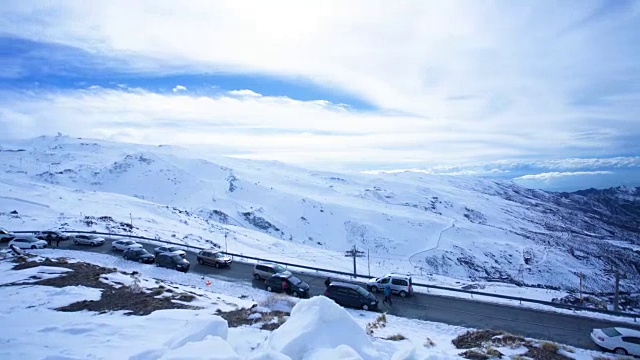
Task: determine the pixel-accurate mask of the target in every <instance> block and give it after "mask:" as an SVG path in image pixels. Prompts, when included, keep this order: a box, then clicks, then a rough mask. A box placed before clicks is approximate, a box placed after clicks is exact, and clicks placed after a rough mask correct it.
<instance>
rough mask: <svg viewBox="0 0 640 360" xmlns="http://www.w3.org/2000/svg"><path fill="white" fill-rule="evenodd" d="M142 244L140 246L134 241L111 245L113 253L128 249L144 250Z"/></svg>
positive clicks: (122, 241) (121, 241) (118, 242)
mask: <svg viewBox="0 0 640 360" xmlns="http://www.w3.org/2000/svg"><path fill="white" fill-rule="evenodd" d="M142 248H143V247H142V244H138V243H137V242H135V241H133V240H116V241H114V242H112V243H111V249H113V251H117V250H120V251H126V250H128V249H142Z"/></svg>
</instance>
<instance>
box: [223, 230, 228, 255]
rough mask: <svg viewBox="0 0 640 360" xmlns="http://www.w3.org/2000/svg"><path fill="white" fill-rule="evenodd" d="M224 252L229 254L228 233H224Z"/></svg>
mask: <svg viewBox="0 0 640 360" xmlns="http://www.w3.org/2000/svg"><path fill="white" fill-rule="evenodd" d="M224 252H229V248H228V247H227V232H226V231H225V232H224Z"/></svg>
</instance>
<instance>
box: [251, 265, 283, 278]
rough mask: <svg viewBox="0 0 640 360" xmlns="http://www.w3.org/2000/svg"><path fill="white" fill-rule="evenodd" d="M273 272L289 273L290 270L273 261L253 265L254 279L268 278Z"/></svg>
mask: <svg viewBox="0 0 640 360" xmlns="http://www.w3.org/2000/svg"><path fill="white" fill-rule="evenodd" d="M273 274H285V275H291V271H289V270H287V269H285V267H284V266H282V265H280V264H274V263H257V264H256V265H255V266H254V267H253V277H254V278H255V279H256V280H260V279H268V278H269V277H271V275H273Z"/></svg>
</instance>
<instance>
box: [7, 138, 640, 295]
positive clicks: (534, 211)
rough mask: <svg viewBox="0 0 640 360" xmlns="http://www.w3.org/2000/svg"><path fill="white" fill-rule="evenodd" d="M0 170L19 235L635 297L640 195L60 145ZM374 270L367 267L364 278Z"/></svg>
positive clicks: (54, 141) (13, 155) (165, 150)
mask: <svg viewBox="0 0 640 360" xmlns="http://www.w3.org/2000/svg"><path fill="white" fill-rule="evenodd" d="M0 163H2V164H3V171H2V172H1V173H0V226H3V227H7V228H10V229H13V230H20V229H25V230H32V229H39V228H62V229H86V228H91V229H96V230H97V229H110V230H112V231H117V232H123V231H129V228H130V227H131V225H132V226H133V232H134V233H136V234H140V235H145V236H152V237H153V236H157V237H159V238H163V239H172V240H174V241H183V242H185V243H192V244H195V245H204V244H207V243H210V242H215V243H217V244H219V245H221V246H225V245H224V242H225V234H227V242H228V250H229V251H231V252H239V253H244V254H247V255H249V254H251V255H256V256H266V257H270V258H275V259H287V257H288V256H289V258H288V259H287V260H289V261H291V262H299V263H300V262H307V263H315V264H318V265H320V264H322V265H324V266H332V267H335V268H338V269H341V270H345V271H349V270H350V269H351V267H352V264H351V262H350V259H348V258H345V257H344V251H345V250H348V249H350V248H351V247H352V246H353V245H356V246H357V247H358V249H360V250H363V251H365V252H368V253H369V256H370V262H369V265H370V268H371V273H372V274H378V273H382V272H387V271H402V272H410V273H413V274H415V276H416V277H422V278H423V279H424V280H425V281H427V280H429V279H430V278H431V277H430V276H431V275H444V276H449V277H453V278H458V279H472V280H497V281H504V282H510V283H517V284H529V285H534V286H552V287H559V288H562V289H575V288H577V286H578V283H579V277H578V273H580V272H582V273H583V274H584V278H583V280H584V285H585V289H586V290H591V291H611V290H612V286H613V281H612V279H611V276H612V275H607V274H604V270H606V269H609V268H615V269H617V270H619V271H621V272H623V273H625V274H627V276H628V279H627V280H626V281H624V282H623V284H622V286H623V288H627V289H630V290H631V289H633V290H638V287H640V286H639V285H638V284H640V282H639V281H637V280H638V272H639V269H637V268H636V266H635V264H637V263H638V262H639V261H640V255H639V254H638V251H637V249H638V248H640V237H639V235H638V234H639V233H640V230H639V226H638V222H637V219H638V216H637V215H638V214H639V211H638V208H639V206H638V204H639V203H640V195H639V193H638V190H637V189H624V188H623V189H618V190H617V191H615V192H614V193H607V194H606V196H605V195H603V194H601V193H598V196H600V198H596V197H593V196H591V195H590V194H589V193H574V194H556V193H548V192H543V191H537V190H531V189H526V188H522V187H519V186H517V185H515V184H513V183H509V182H496V181H490V180H485V179H480V178H466V177H445V176H433V175H425V174H419V173H412V172H405V173H395V174H373V175H372V174H355V173H352V174H336V173H328V172H313V171H308V170H304V169H300V168H296V167H292V166H288V165H284V164H281V163H276V162H257V161H250V160H243V159H234V158H226V157H219V156H211V155H209V154H197V153H193V152H191V151H190V150H188V149H183V148H176V147H170V146H164V145H161V146H155V147H154V146H142V145H131V144H123V143H110V142H103V141H94V140H86V139H75V138H69V137H64V136H60V137H39V138H36V139H32V140H29V141H22V142H16V143H3V144H2V151H0ZM603 196H605V197H606V199H607V201H604V200H602V197H603ZM612 199H618V200H617V202H616V201H613V202H612ZM605 202H606V203H607V204H608V205H606V206H605V205H602V204H604V203H605ZM616 204H619V205H616ZM13 210H16V211H17V214H15V213H14V214H11V213H10V212H11V211H13ZM633 219H635V222H634V221H633ZM293 249H295V250H296V251H293ZM634 249H636V250H634ZM294 256H295V259H294V258H293V257H294ZM366 268H367V259H366V258H365V259H363V261H360V262H359V272H360V273H363V272H364V273H366V272H367V271H368V269H367V270H362V269H366Z"/></svg>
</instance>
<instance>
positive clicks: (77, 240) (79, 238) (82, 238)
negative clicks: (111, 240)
mask: <svg viewBox="0 0 640 360" xmlns="http://www.w3.org/2000/svg"><path fill="white" fill-rule="evenodd" d="M73 243H74V244H76V245H91V246H99V245H102V244H104V239H103V238H101V237H99V236H97V235H75V236H74V237H73Z"/></svg>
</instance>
